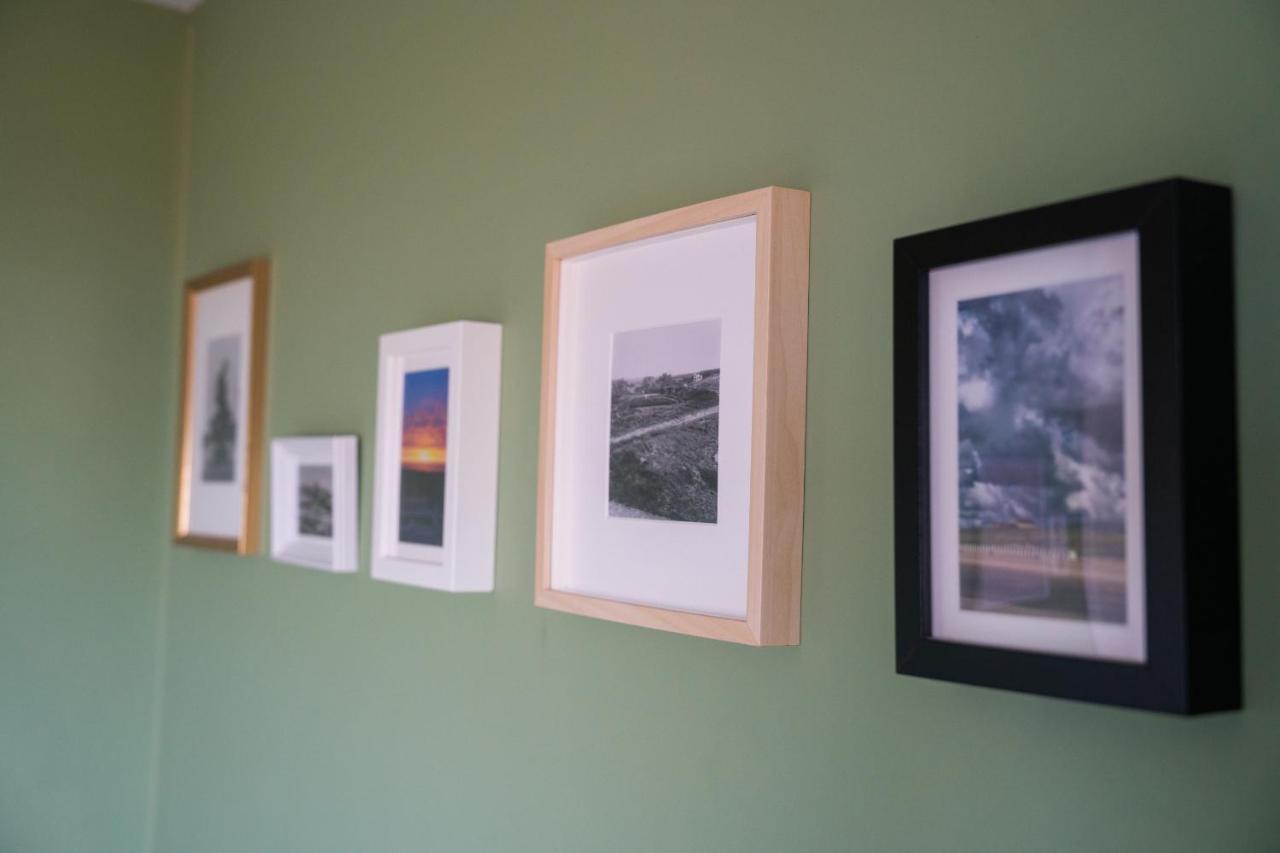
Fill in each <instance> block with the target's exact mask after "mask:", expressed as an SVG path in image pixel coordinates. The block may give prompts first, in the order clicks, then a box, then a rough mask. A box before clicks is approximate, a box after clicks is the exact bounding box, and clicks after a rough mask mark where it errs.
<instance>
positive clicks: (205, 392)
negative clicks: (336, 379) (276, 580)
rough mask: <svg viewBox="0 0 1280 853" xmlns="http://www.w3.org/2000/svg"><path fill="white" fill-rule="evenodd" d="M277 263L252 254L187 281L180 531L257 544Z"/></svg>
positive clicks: (224, 545) (244, 548) (220, 544)
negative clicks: (270, 292)
mask: <svg viewBox="0 0 1280 853" xmlns="http://www.w3.org/2000/svg"><path fill="white" fill-rule="evenodd" d="M269 282H270V265H269V263H268V262H267V261H266V260H263V259H259V260H254V261H248V262H245V263H242V264H237V265H235V266H231V267H227V268H225V269H222V270H218V271H217V272H214V273H210V274H209V275H206V276H201V277H200V278H197V279H193V280H192V281H190V282H188V283H187V286H186V300H185V309H184V310H185V344H184V353H183V383H182V402H181V411H180V417H179V424H180V434H179V437H178V478H177V479H178V482H177V488H176V506H175V511H174V539H175V541H177V542H179V543H181V544H184V545H194V546H198V547H204V548H213V549H218V550H226V551H235V552H237V553H241V554H246V553H252V552H253V551H256V550H257V536H258V512H259V503H260V495H261V488H262V459H261V457H262V422H263V411H262V410H263V403H264V399H265V388H264V384H265V381H266V329H267V316H266V315H267V305H268V287H269Z"/></svg>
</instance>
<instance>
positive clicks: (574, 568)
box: [535, 187, 809, 645]
mask: <svg viewBox="0 0 1280 853" xmlns="http://www.w3.org/2000/svg"><path fill="white" fill-rule="evenodd" d="M808 202H809V197H808V194H807V193H804V192H800V191H797V190H786V189H781V188H778V187H770V188H766V189H763V190H757V191H755V192H751V193H743V194H742V195H739V196H730V197H728V198H724V199H718V200H716V201H712V202H706V203H704V204H699V205H693V206H692V207H688V208H682V209H680V210H676V211H671V212H669V213H665V214H658V215H657V216H652V217H648V218H646V219H641V220H636V221H634V222H628V223H624V224H622V225H617V226H612V227H610V228H604V229H601V230H599V231H593V232H589V233H587V234H583V235H579V236H577V237H570V238H568V239H566V240H561V241H557V242H555V243H552V244H549V245H548V247H547V281H546V290H545V294H546V296H545V299H546V305H545V309H544V310H545V315H544V325H543V347H544V351H543V389H542V392H543V399H542V439H541V451H540V465H539V469H540V474H539V502H538V513H539V520H538V568H537V571H538V579H537V585H536V593H535V596H536V601H537V603H538V604H539V605H540V606H543V607H549V608H553V609H557V610H564V611H568V612H571V613H579V614H583V615H589V616H596V617H599V618H605V619H611V620H614V621H620V622H628V623H631V624H635V625H642V626H645V627H653V628H661V629H664V630H670V631H677V632H681V633H688V634H694V635H698V636H704V637H711V638H716V639H723V640H731V641H735V642H741V643H746V644H750V645H775V644H794V643H797V642H799V581H800V539H799V533H800V527H801V518H802V516H803V467H804V464H803V460H804V403H805V401H804V383H805V359H806V352H805V348H806V330H807V317H806V306H807V293H808V213H809V210H808Z"/></svg>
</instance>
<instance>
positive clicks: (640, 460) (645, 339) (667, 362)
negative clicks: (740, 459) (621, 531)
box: [609, 320, 720, 524]
mask: <svg viewBox="0 0 1280 853" xmlns="http://www.w3.org/2000/svg"><path fill="white" fill-rule="evenodd" d="M611 378H612V388H611V394H610V429H609V515H611V516H613V517H615V518H640V519H664V520H668V521H683V522H697V523H702V524H714V523H715V522H716V519H717V501H718V495H719V491H718V481H719V468H720V463H719V453H720V444H719V434H720V321H719V320H706V321H702V322H697V323H682V324H679V325H672V326H661V327H658V328H651V329H638V330H634V331H627V332H618V333H616V334H615V335H614V336H613V364H612V372H611Z"/></svg>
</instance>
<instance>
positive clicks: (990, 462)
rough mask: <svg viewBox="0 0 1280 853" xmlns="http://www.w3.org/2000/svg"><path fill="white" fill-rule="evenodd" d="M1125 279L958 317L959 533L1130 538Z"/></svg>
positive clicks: (1025, 297)
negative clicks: (1103, 533) (1020, 530)
mask: <svg viewBox="0 0 1280 853" xmlns="http://www.w3.org/2000/svg"><path fill="white" fill-rule="evenodd" d="M1122 285H1123V283H1122V280H1121V278H1120V277H1119V276H1112V277H1107V278H1103V279H1095V280H1089V281H1081V282H1073V283H1069V284H1063V285H1057V286H1054V287H1047V288H1037V289H1035V290H1026V291H1020V292H1017V293H1007V294H1000V295H996V296H989V297H983V298H979V299H971V300H967V301H964V302H961V303H960V305H959V310H958V318H957V325H958V331H957V335H958V371H959V376H958V377H957V381H958V389H957V390H958V397H959V433H960V434H959V439H960V441H959V455H960V458H959V465H960V514H961V518H960V525H961V527H962V528H964V529H969V530H974V529H982V528H988V527H1006V528H1007V527H1010V526H1018V527H1027V526H1033V527H1036V528H1041V529H1044V528H1046V527H1055V528H1062V527H1069V528H1077V529H1078V528H1080V527H1088V528H1092V529H1094V530H1109V531H1115V532H1123V527H1124V520H1125V518H1124V513H1125V482H1124V372H1125V370H1124V289H1123V286H1122Z"/></svg>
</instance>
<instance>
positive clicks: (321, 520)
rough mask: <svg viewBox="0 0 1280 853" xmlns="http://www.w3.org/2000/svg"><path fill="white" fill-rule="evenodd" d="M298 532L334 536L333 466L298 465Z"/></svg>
mask: <svg viewBox="0 0 1280 853" xmlns="http://www.w3.org/2000/svg"><path fill="white" fill-rule="evenodd" d="M298 532H299V533H300V534H302V535H303V536H318V537H320V538H323V539H328V538H330V537H332V536H333V466H332V465H300V466H298Z"/></svg>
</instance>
